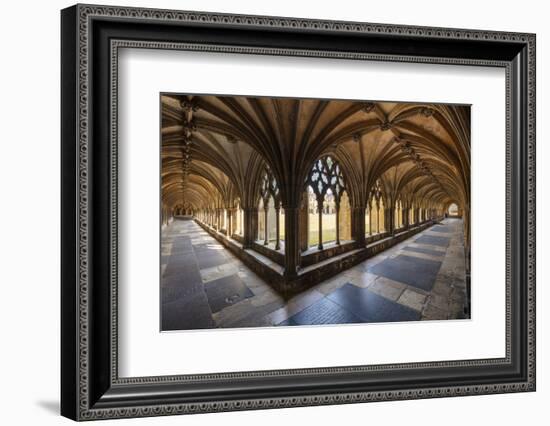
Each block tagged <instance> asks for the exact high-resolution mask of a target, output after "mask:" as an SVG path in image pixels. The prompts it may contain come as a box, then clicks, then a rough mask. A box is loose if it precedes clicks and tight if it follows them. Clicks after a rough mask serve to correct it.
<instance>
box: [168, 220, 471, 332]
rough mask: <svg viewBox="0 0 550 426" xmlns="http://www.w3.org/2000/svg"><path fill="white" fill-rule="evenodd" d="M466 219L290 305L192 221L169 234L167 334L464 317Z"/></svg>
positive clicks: (390, 252)
mask: <svg viewBox="0 0 550 426" xmlns="http://www.w3.org/2000/svg"><path fill="white" fill-rule="evenodd" d="M462 229H463V228H462V220H461V219H454V218H448V219H445V220H443V221H442V223H441V224H436V225H434V226H432V227H430V228H428V229H426V230H424V231H423V232H420V233H419V234H416V235H414V236H413V237H411V238H409V239H408V240H405V241H403V242H401V243H399V244H397V245H395V246H394V247H392V248H390V249H388V250H386V251H385V252H383V253H380V254H378V255H376V256H375V257H372V258H370V259H368V260H366V261H364V262H362V263H360V264H358V265H356V266H354V267H352V268H350V269H348V270H346V271H344V272H342V273H340V274H339V275H337V276H335V277H333V278H331V279H329V280H327V281H324V282H321V283H320V284H318V285H316V286H314V287H313V288H311V289H309V290H307V291H305V292H303V293H300V294H298V295H296V296H294V297H293V298H291V299H289V300H285V299H284V298H283V297H281V296H280V295H279V294H278V293H277V292H276V291H274V290H273V289H272V288H271V287H270V286H269V285H268V284H267V283H266V282H265V281H264V280H263V279H262V278H260V277H259V276H258V275H256V274H255V273H254V272H252V271H251V270H250V269H249V268H247V267H246V266H245V265H244V264H243V263H242V262H241V261H240V260H239V259H237V258H236V257H235V256H234V255H233V254H231V252H229V251H228V250H227V249H225V248H224V247H223V246H222V245H221V244H220V243H218V242H217V241H216V240H215V239H214V238H213V237H211V236H210V235H209V234H208V233H207V232H206V231H204V230H203V229H202V228H201V227H200V226H199V225H198V224H196V223H195V222H194V221H192V220H177V219H176V220H174V221H173V222H172V223H170V224H169V225H168V226H166V227H165V228H164V229H163V231H162V239H161V241H162V247H161V306H162V313H161V318H162V330H163V331H168V330H189V329H205V328H217V327H260V326H274V325H275V326H293V325H311V324H345V323H364V322H393V321H413V320H442V319H458V318H464V317H465V315H464V306H465V300H466V282H465V261H464V249H463V245H462V241H463V236H462Z"/></svg>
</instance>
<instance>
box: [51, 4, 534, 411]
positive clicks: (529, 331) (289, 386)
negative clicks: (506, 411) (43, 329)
mask: <svg viewBox="0 0 550 426" xmlns="http://www.w3.org/2000/svg"><path fill="white" fill-rule="evenodd" d="M61 27H62V40H61V44H62V45H61V47H62V76H61V78H62V93H61V97H62V283H61V285H62V289H61V299H62V300H61V302H62V303H61V305H62V312H61V314H62V330H61V332H62V360H61V362H62V377H61V384H62V392H61V411H62V414H63V415H64V416H66V417H69V418H71V419H74V420H92V419H104V418H121V417H140V416H157V415H169V414H186V413H204V412H214V411H229V410H243V409H262V408H275V407H292V406H307V405H320V404H341V403H353V402H367V401H381V400H398V399H415V398H433V397H444V396H459V395H476V394H489V393H503V392H520V391H534V390H535V191H534V188H535V36H534V35H533V34H519V33H503V32H490V31H478V30H461V29H447V28H421V27H410V26H399V25H382V24H368V23H357V22H335V21H319V20H306V19H294V18H281V17H263V16H242V15H228V14H215V13H202V12H183V11H168V10H154V9H137V8H127V7H104V6H95V5H76V6H73V7H70V8H68V9H64V10H63V11H62V13H61Z"/></svg>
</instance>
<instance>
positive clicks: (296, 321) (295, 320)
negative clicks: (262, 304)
mask: <svg viewBox="0 0 550 426" xmlns="http://www.w3.org/2000/svg"><path fill="white" fill-rule="evenodd" d="M361 322H363V320H362V319H361V318H359V317H358V316H356V315H354V314H353V313H352V312H350V311H348V310H346V309H343V308H342V306H340V305H338V304H337V303H335V302H333V301H332V300H330V299H328V298H326V297H323V298H322V299H321V300H319V301H318V302H316V303H314V304H313V305H311V306H309V307H307V308H306V309H304V310H303V311H300V312H298V313H297V314H295V315H293V316H291V317H290V318H289V319H287V320H286V321H283V322H281V323H280V324H278V325H317V324H353V323H361Z"/></svg>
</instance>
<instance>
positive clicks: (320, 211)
mask: <svg viewBox="0 0 550 426" xmlns="http://www.w3.org/2000/svg"><path fill="white" fill-rule="evenodd" d="M317 211H318V212H319V244H318V245H317V248H318V249H319V250H323V202H322V201H319V200H317Z"/></svg>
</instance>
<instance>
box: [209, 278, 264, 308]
mask: <svg viewBox="0 0 550 426" xmlns="http://www.w3.org/2000/svg"><path fill="white" fill-rule="evenodd" d="M204 291H205V292H206V296H207V297H208V303H209V305H210V308H211V309H212V312H214V313H215V312H218V311H221V310H222V309H223V308H225V307H227V306H231V305H234V304H235V303H237V302H239V301H241V300H243V299H247V298H249V297H252V296H254V293H252V291H251V290H250V289H249V288H248V287H247V286H246V285H245V284H244V283H243V281H242V280H241V279H240V278H239V276H238V275H237V274H233V275H229V276H227V277H223V278H219V279H217V280H214V281H210V282H208V283H206V284H205V285H204Z"/></svg>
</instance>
